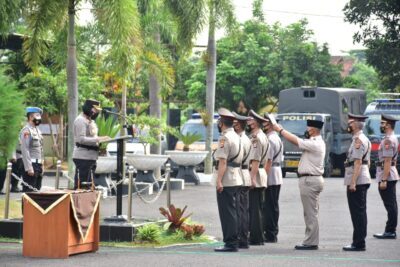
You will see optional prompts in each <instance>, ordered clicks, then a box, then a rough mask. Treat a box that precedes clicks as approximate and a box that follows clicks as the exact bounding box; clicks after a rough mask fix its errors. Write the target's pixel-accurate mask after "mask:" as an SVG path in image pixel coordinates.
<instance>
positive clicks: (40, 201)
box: [22, 190, 100, 258]
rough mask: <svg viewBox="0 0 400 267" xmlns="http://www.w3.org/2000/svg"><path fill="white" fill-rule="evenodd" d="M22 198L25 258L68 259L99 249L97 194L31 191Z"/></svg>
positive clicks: (98, 194) (69, 191)
mask: <svg viewBox="0 0 400 267" xmlns="http://www.w3.org/2000/svg"><path fill="white" fill-rule="evenodd" d="M22 200H23V214H24V218H23V220H24V223H23V233H24V234H23V253H22V254H23V255H24V256H25V257H35V258H68V256H69V255H71V254H77V253H83V252H95V251H97V250H98V248H99V202H100V193H98V192H95V191H71V190H65V191H50V192H43V193H42V192H40V193H34V192H32V193H26V194H23V195H22Z"/></svg>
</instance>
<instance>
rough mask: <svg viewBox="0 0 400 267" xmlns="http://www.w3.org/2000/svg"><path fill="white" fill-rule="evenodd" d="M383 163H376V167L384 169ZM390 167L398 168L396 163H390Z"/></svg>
mask: <svg viewBox="0 0 400 267" xmlns="http://www.w3.org/2000/svg"><path fill="white" fill-rule="evenodd" d="M383 163H384V162H383V161H382V162H379V161H377V162H376V163H375V165H376V167H383ZM390 166H396V162H394V161H392V162H391V163H390Z"/></svg>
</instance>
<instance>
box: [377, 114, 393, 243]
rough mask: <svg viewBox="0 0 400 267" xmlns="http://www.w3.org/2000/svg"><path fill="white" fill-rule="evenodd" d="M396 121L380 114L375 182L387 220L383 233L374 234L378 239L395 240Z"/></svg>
mask: <svg viewBox="0 0 400 267" xmlns="http://www.w3.org/2000/svg"><path fill="white" fill-rule="evenodd" d="M396 121H397V119H396V118H394V117H392V116H390V115H385V114H382V118H381V133H382V134H385V136H384V138H383V139H382V141H381V144H380V145H379V150H378V158H379V162H377V164H376V166H377V168H376V181H377V182H378V183H379V194H380V195H381V199H382V201H383V204H384V206H385V208H386V211H387V216H388V220H387V222H386V227H385V232H383V233H382V234H374V237H375V238H379V239H395V238H396V237H397V235H396V228H397V216H398V208H397V199H396V184H397V180H399V174H398V172H397V168H396V163H397V157H398V147H399V142H398V140H397V137H396V135H395V134H394V128H395V125H396Z"/></svg>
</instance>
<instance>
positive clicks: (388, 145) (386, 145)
mask: <svg viewBox="0 0 400 267" xmlns="http://www.w3.org/2000/svg"><path fill="white" fill-rule="evenodd" d="M383 144H384V147H385V150H389V149H390V145H391V144H392V142H390V140H389V139H387V140H385V142H384V143H383Z"/></svg>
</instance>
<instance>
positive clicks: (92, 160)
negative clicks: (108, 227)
mask: <svg viewBox="0 0 400 267" xmlns="http://www.w3.org/2000/svg"><path fill="white" fill-rule="evenodd" d="M100 111H101V108H100V102H99V101H96V100H92V99H87V100H86V101H85V103H84V105H83V107H82V113H81V114H79V116H78V117H77V118H76V119H75V121H74V141H75V147H74V151H73V154H72V159H73V161H74V163H75V167H76V171H75V179H74V182H75V184H74V189H77V188H84V189H90V187H91V186H90V185H91V183H92V182H93V181H92V178H93V177H94V172H95V170H96V161H97V158H98V155H99V142H100V141H103V140H107V139H109V137H108V136H98V135H97V132H98V128H97V125H96V122H95V119H96V118H97V116H98V115H99V112H100ZM93 179H94V178H93ZM78 181H79V183H78ZM78 184H79V185H78Z"/></svg>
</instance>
